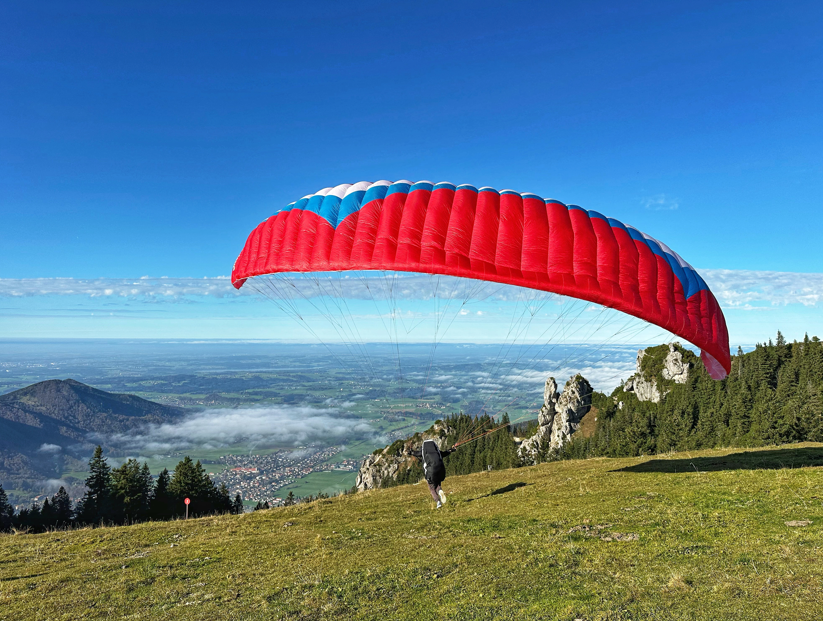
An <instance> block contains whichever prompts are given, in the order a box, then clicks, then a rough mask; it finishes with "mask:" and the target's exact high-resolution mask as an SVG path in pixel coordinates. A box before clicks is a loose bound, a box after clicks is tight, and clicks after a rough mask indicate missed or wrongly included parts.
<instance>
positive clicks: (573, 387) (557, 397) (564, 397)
mask: <svg viewBox="0 0 823 621" xmlns="http://www.w3.org/2000/svg"><path fill="white" fill-rule="evenodd" d="M591 406H592V387H591V384H589V382H588V381H587V380H586V378H584V377H583V376H582V375H580V374H577V375H573V376H572V377H571V378H569V381H568V382H566V386H565V388H563V392H562V393H561V394H558V392H557V382H555V380H554V378H553V377H550V378H549V379H547V380H546V387H545V389H544V390H543V407H542V408H540V413H539V414H538V415H537V423H538V425H539V427H538V429H537V432H536V433H535V434H534V435H533V436H532V437H530V438H528V439H526V440H524V441H523V443H522V444H521V445H520V456H521V458H522V459H523V460H524V461H525V462H527V463H529V462H535V461H537V459H538V456H539V455H540V453H542V452H546V451H557V450H559V449H560V448H562V447H563V445H564V444H566V443H567V442H568V441H569V440H570V439H571V436H572V434H574V432H575V431H577V429H578V428H579V426H580V421H581V419H582V418H583V417H584V416H585V415H586V414H587V413H588V412H589V410H590V409H591Z"/></svg>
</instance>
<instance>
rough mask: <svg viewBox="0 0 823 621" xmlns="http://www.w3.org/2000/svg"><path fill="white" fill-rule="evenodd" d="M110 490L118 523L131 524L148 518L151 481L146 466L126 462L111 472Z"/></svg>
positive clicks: (129, 461)
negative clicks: (114, 502) (114, 501)
mask: <svg viewBox="0 0 823 621" xmlns="http://www.w3.org/2000/svg"><path fill="white" fill-rule="evenodd" d="M111 477H112V490H113V492H114V497H115V499H116V501H117V502H116V505H117V509H118V515H117V518H118V520H117V521H118V522H124V523H126V524H133V523H135V522H142V521H143V520H145V519H147V518H148V516H149V506H150V502H151V492H152V479H151V473H150V472H149V467H148V464H145V463H144V464H143V465H142V466H141V465H140V463H139V462H138V461H137V460H136V459H128V460H126V461H125V462H124V463H123V464H122V465H121V466H120V467H119V468H114V469H113V470H112V471H111Z"/></svg>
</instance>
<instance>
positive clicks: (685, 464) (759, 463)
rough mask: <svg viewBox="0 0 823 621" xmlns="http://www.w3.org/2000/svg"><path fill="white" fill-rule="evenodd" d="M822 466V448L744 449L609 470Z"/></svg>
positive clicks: (775, 468)
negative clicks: (718, 455)
mask: <svg viewBox="0 0 823 621" xmlns="http://www.w3.org/2000/svg"><path fill="white" fill-rule="evenodd" d="M813 466H823V448H818V447H804V448H795V449H782V450H775V451H746V452H744V453H730V454H729V455H723V456H721V457H695V458H694V459H652V460H649V461H645V462H643V463H642V464H635V465H634V466H627V467H625V468H618V469H617V470H612V472H669V473H674V472H713V471H719V470H779V469H781V468H810V467H813Z"/></svg>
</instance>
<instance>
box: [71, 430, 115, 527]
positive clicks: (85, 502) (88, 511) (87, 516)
mask: <svg viewBox="0 0 823 621" xmlns="http://www.w3.org/2000/svg"><path fill="white" fill-rule="evenodd" d="M115 517H116V516H115V512H114V506H113V499H112V485H111V469H110V468H109V464H108V462H107V461H106V458H105V457H103V449H102V447H100V446H99V445H98V446H97V448H96V449H94V455H93V456H92V458H91V460H90V461H89V476H88V478H87V479H86V493H85V494H84V495H83V499H82V500H81V501H80V507H79V510H78V516H77V521H78V522H80V523H81V524H98V523H100V522H111V521H112V520H113V519H114V518H115Z"/></svg>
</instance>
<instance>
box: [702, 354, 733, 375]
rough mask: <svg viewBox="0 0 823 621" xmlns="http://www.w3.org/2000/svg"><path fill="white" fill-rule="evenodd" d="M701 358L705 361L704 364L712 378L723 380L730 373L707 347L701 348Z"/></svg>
mask: <svg viewBox="0 0 823 621" xmlns="http://www.w3.org/2000/svg"><path fill="white" fill-rule="evenodd" d="M700 359H701V360H702V361H703V366H705V367H706V370H707V371H708V372H709V376H710V377H711V378H712V379H716V380H722V379H724V378H725V377H726V376H727V375H728V372H727V371H726V369H725V368H724V367H723V365H722V364H720V363H719V362H718V361H717V359H716V358H715V357H714V356H712V355H711V354H710V353H709V352H707V351H706V350H705V349H701V350H700Z"/></svg>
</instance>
